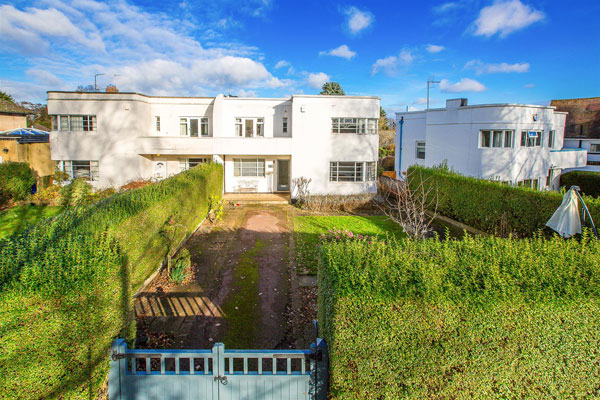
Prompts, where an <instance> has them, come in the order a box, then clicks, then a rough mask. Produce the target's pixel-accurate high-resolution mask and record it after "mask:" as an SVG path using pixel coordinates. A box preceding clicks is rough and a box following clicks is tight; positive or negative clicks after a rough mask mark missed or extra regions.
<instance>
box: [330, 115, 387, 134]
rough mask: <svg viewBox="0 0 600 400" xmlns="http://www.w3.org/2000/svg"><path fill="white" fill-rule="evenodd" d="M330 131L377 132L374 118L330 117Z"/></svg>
mask: <svg viewBox="0 0 600 400" xmlns="http://www.w3.org/2000/svg"><path fill="white" fill-rule="evenodd" d="M331 132H332V133H355V134H360V135H364V134H369V135H375V134H377V119H376V118H331Z"/></svg>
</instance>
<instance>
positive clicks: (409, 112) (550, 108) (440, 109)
mask: <svg viewBox="0 0 600 400" xmlns="http://www.w3.org/2000/svg"><path fill="white" fill-rule="evenodd" d="M486 107H528V108H543V109H549V110H555V111H554V113H555V114H568V112H566V111H556V107H554V106H541V105H539V104H516V103H497V104H473V105H467V106H460V107H456V109H457V110H465V109H468V108H486ZM446 110H448V107H439V108H427V109H425V110H418V111H398V112H396V115H401V114H417V113H423V112H428V111H446Z"/></svg>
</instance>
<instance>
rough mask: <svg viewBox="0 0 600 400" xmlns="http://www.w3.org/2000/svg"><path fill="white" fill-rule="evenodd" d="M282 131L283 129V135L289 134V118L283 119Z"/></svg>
mask: <svg viewBox="0 0 600 400" xmlns="http://www.w3.org/2000/svg"><path fill="white" fill-rule="evenodd" d="M281 129H282V132H283V133H287V131H288V119H287V117H283V119H282V127H281Z"/></svg>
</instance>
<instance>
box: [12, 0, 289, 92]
mask: <svg viewBox="0 0 600 400" xmlns="http://www.w3.org/2000/svg"><path fill="white" fill-rule="evenodd" d="M41 4H46V5H47V6H46V7H47V8H43V6H37V7H39V8H33V7H29V8H23V9H17V8H15V7H13V6H6V5H5V6H0V37H2V46H3V48H8V49H10V50H11V51H12V53H13V54H14V53H16V52H20V53H25V54H26V55H27V56H28V61H29V62H30V64H31V68H30V69H29V70H28V72H27V76H28V77H29V78H30V79H33V80H35V81H36V82H37V83H35V84H32V85H24V84H20V83H19V82H13V83H10V85H12V86H11V87H13V88H14V89H16V90H20V91H21V93H22V94H23V95H27V96H30V95H31V94H32V93H33V92H34V90H38V92H37V93H38V94H37V96H36V99H43V98H45V92H46V90H54V89H62V90H65V89H69V88H70V89H71V90H74V89H75V88H76V87H77V86H78V85H80V84H82V85H87V84H89V83H90V81H91V82H92V83H93V73H94V72H101V73H104V74H105V76H104V77H101V80H102V82H103V83H109V82H111V81H113V77H114V75H115V74H118V75H119V77H118V79H116V82H114V83H117V86H118V87H119V89H120V90H122V91H140V92H144V93H147V94H150V95H152V94H169V95H189V96H195V95H214V94H215V92H232V93H235V92H236V91H237V90H245V91H247V92H248V93H250V92H251V91H252V89H253V90H259V89H265V88H266V89H278V88H283V87H286V86H291V85H292V83H293V82H292V81H290V80H289V79H278V78H276V77H274V76H273V75H272V74H271V73H270V72H269V71H268V70H267V68H266V67H265V66H264V65H263V63H262V62H261V61H260V60H261V54H260V53H259V52H258V49H256V48H255V47H251V46H245V45H241V44H239V43H236V42H232V41H223V42H222V43H219V42H215V41H211V42H210V48H206V47H204V46H203V44H202V43H200V41H199V40H198V39H196V38H195V37H194V36H193V35H194V34H196V30H197V26H193V25H191V24H189V21H187V20H181V19H178V18H177V17H176V16H175V15H168V14H164V13H150V12H146V11H144V10H143V9H142V8H140V7H137V6H135V5H132V4H130V3H128V2H127V1H126V0H108V1H105V2H103V1H97V0H78V1H73V2H66V1H63V0H46V1H45V2H44V3H41ZM186 7H187V4H186ZM252 7H253V9H252V10H248V13H249V14H252V13H254V12H255V11H256V10H261V12H262V11H264V10H266V9H268V8H269V7H270V2H269V1H263V0H258V1H257V2H255V3H253V5H252ZM219 18H222V16H220V17H219ZM215 21H217V24H218V19H215ZM199 37H203V36H201V35H200V36H199ZM49 49H51V50H52V53H51V54H49V51H48V50H49ZM8 54H11V53H8ZM290 68H291V66H290ZM288 72H289V68H288ZM58 77H61V78H62V80H61V78H58ZM67 77H68V78H67ZM5 82H6V81H5ZM10 82H12V81H10ZM65 86H67V87H65ZM36 88H37V89H36ZM15 94H16V95H17V96H20V95H19V93H15Z"/></svg>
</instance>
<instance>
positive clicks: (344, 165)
mask: <svg viewBox="0 0 600 400" xmlns="http://www.w3.org/2000/svg"><path fill="white" fill-rule="evenodd" d="M376 175H377V162H375V161H367V162H363V161H334V162H330V163H329V181H330V182H373V181H375V178H376Z"/></svg>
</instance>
